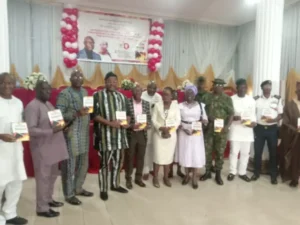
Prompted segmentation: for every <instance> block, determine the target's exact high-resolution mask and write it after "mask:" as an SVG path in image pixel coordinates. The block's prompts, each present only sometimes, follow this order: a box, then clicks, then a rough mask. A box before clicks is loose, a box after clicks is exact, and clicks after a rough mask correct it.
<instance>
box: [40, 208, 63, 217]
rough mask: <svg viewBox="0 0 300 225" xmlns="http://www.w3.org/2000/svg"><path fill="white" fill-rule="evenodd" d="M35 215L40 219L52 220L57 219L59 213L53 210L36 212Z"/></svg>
mask: <svg viewBox="0 0 300 225" xmlns="http://www.w3.org/2000/svg"><path fill="white" fill-rule="evenodd" d="M36 215H37V216H40V217H46V218H53V217H58V216H59V215H60V213H59V212H55V211H53V210H49V211H48V212H37V213H36Z"/></svg>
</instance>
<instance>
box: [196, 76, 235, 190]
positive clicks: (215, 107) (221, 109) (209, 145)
mask: <svg viewBox="0 0 300 225" xmlns="http://www.w3.org/2000/svg"><path fill="white" fill-rule="evenodd" d="M224 85H225V82H224V80H222V79H215V80H214V81H213V93H209V94H206V95H205V97H204V103H205V104H206V107H205V109H206V113H207V116H208V122H209V123H208V126H207V129H206V131H205V136H204V138H205V151H206V156H205V157H206V165H205V167H206V172H205V174H204V175H203V176H201V177H200V180H201V181H205V180H207V179H211V168H212V155H213V152H215V154H216V155H215V168H216V176H215V180H216V183H217V184H218V185H223V184H224V183H223V180H222V177H221V170H222V168H223V163H224V151H225V148H226V144H227V135H228V131H229V129H230V125H231V123H232V119H233V113H234V112H233V104H232V100H231V98H230V97H229V96H227V95H226V94H224Z"/></svg>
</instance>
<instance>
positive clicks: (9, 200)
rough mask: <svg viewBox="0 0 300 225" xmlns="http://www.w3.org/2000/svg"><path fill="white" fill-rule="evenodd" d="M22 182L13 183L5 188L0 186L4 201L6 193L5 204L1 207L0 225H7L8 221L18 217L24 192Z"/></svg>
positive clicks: (0, 195)
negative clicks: (18, 205)
mask: <svg viewBox="0 0 300 225" xmlns="http://www.w3.org/2000/svg"><path fill="white" fill-rule="evenodd" d="M22 186H23V183H22V181H12V182H9V183H7V184H6V185H5V186H0V198H1V199H2V196H3V193H4V192H5V202H4V203H3V205H2V204H1V203H0V204H1V207H0V209H1V210H0V225H5V224H6V220H10V219H12V218H15V217H16V216H17V204H18V202H19V199H20V195H21V192H22Z"/></svg>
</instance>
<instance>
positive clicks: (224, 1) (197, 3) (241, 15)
mask: <svg viewBox="0 0 300 225" xmlns="http://www.w3.org/2000/svg"><path fill="white" fill-rule="evenodd" d="M31 1H38V2H44V3H70V4H73V5H76V6H77V7H79V8H81V7H84V8H93V9H99V10H101V9H102V10H109V11H118V12H125V13H133V14H139V15H144V16H150V17H161V18H164V19H176V20H184V21H195V22H210V23H217V24H225V25H232V26H235V25H241V24H244V23H247V22H249V21H252V20H254V19H255V12H256V6H255V4H253V5H249V4H247V1H249V0H139V1H138V0H85V1H82V0H31ZM274 1H275V0H274ZM297 1H298V0H285V3H286V6H288V5H290V4H292V3H294V2H297Z"/></svg>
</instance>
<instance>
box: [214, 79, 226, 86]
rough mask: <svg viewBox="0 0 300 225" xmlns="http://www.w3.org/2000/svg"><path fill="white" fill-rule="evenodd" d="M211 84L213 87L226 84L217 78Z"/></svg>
mask: <svg viewBox="0 0 300 225" xmlns="http://www.w3.org/2000/svg"><path fill="white" fill-rule="evenodd" d="M213 84H214V85H225V84H226V83H225V81H224V80H223V79H219V78H217V79H215V80H214V81H213Z"/></svg>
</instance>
